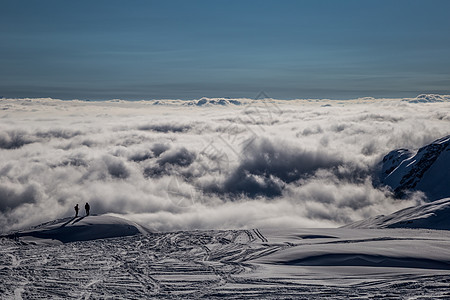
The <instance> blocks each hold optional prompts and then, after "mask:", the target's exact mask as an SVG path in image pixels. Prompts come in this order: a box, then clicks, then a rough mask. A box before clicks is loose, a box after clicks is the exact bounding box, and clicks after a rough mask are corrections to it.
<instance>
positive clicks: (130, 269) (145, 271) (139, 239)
mask: <svg viewBox="0 0 450 300" xmlns="http://www.w3.org/2000/svg"><path fill="white" fill-rule="evenodd" d="M263 232H264V231H263ZM443 236H444V238H445V239H448V237H447V234H446V232H444V234H443ZM330 238H333V240H330ZM335 239H336V238H335V237H333V236H325V235H304V236H301V237H300V240H301V242H299V243H292V242H279V241H278V240H277V239H272V237H271V236H266V235H265V234H263V233H262V232H261V231H260V230H258V229H253V230H226V231H186V232H183V231H180V232H169V233H154V234H149V235H136V236H129V237H121V238H112V239H102V240H95V241H86V242H74V243H67V244H61V245H34V244H24V243H23V242H21V241H18V240H9V239H1V240H0V282H1V285H0V296H1V299H21V298H23V299H67V298H72V299H113V298H114V299H118V298H126V299H160V298H189V299H199V298H203V299H214V298H222V297H226V298H231V299H233V298H234V299H240V298H243V297H246V298H256V299H274V298H276V299H283V298H285V299H292V298H296V299H302V298H303V299H314V298H328V299H329V298H335V299H344V298H345V299H348V298H353V299H361V298H373V299H378V298H381V297H383V298H395V299H398V298H403V299H405V298H415V297H419V298H427V297H429V298H433V299H439V298H440V299H448V298H449V297H450V289H449V286H450V275H449V272H448V270H446V271H443V270H436V271H434V270H431V271H430V270H428V271H427V272H424V273H422V274H421V273H420V272H411V273H410V274H406V273H407V271H404V272H406V273H405V274H400V273H399V272H391V273H389V272H386V273H373V274H370V275H368V276H367V278H362V277H361V276H360V275H356V274H348V275H346V276H342V275H337V274H332V273H323V274H326V275H321V277H320V278H319V279H318V278H316V277H314V271H311V275H309V274H308V273H307V272H304V273H303V274H292V273H289V272H285V273H282V275H278V276H276V275H273V274H272V273H271V272H270V270H268V271H267V272H266V271H265V268H266V266H265V265H264V264H258V263H254V262H252V260H255V259H258V258H262V257H267V256H268V255H270V254H273V253H276V252H279V251H282V250H286V249H289V248H292V247H294V246H299V245H305V246H307V245H311V244H316V245H317V244H320V245H326V244H329V245H332V244H334V243H337V244H338V243H349V242H351V243H365V242H367V241H379V242H386V243H387V244H386V245H389V244H388V243H389V241H390V240H396V239H401V238H396V237H389V238H385V239H383V238H381V239H380V238H373V239H370V238H368V239H357V238H355V239H354V240H348V239H342V240H335ZM405 239H408V237H405ZM410 239H411V242H412V243H413V240H414V238H413V237H411V238H410ZM417 239H421V237H418V238H417ZM422 239H424V238H422ZM430 240H432V237H430ZM331 247H332V246H331ZM284 268H286V269H285V270H291V271H292V269H289V268H296V267H292V266H291V267H286V266H285V267H284ZM299 268H300V267H299ZM310 269H311V270H313V268H310ZM369 269H370V268H369ZM372 269H377V268H372ZM369 273H370V272H369ZM369 273H368V274H369ZM261 274H263V275H264V276H261Z"/></svg>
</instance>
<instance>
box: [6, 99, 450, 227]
mask: <svg viewBox="0 0 450 300" xmlns="http://www.w3.org/2000/svg"><path fill="white" fill-rule="evenodd" d="M449 99H450V97H448V96H438V95H425V96H424V95H421V96H419V97H417V98H414V99H373V98H362V99H353V100H346V101H337V100H289V101H286V100H273V99H259V100H252V99H207V98H202V99H200V100H192V101H181V100H159V101H135V102H129V101H122V100H114V101H102V102H90V101H79V100H72V101H62V100H55V99H0V228H1V231H3V232H7V231H9V230H15V229H20V228H25V227H28V226H31V225H35V224H39V223H42V222H46V221H50V220H53V219H57V218H62V217H67V216H71V215H73V214H74V210H73V207H74V206H75V204H77V203H78V204H79V205H80V206H81V207H83V206H84V203H85V202H89V204H90V205H91V212H92V213H93V214H103V213H112V214H116V215H122V216H124V217H126V218H128V219H131V220H134V221H137V222H139V223H141V224H143V225H145V226H148V227H149V228H151V229H153V230H162V231H166V230H179V229H210V228H214V229H219V228H250V227H276V226H297V227H336V226H341V225H344V224H346V223H349V222H352V221H356V220H360V219H363V218H367V217H371V216H375V215H379V214H388V213H392V212H394V211H396V210H398V209H401V208H405V207H408V206H413V205H416V204H418V203H420V202H422V201H424V200H426V199H424V196H423V194H421V193H420V192H418V193H414V194H411V195H409V197H408V198H406V199H395V198H394V196H393V193H392V192H391V191H390V190H389V189H387V188H385V187H382V186H379V185H378V184H377V182H376V181H377V180H376V178H377V176H376V173H377V166H378V163H379V162H380V161H381V160H382V158H383V156H384V155H386V154H387V153H388V152H389V151H391V150H393V149H397V148H409V149H417V148H419V147H421V146H423V145H425V144H427V143H430V142H432V141H433V140H435V139H438V138H440V137H442V136H445V135H448V134H449V131H450V115H449V112H450V101H449Z"/></svg>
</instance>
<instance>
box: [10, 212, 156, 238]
mask: <svg viewBox="0 0 450 300" xmlns="http://www.w3.org/2000/svg"><path fill="white" fill-rule="evenodd" d="M147 232H148V231H147V230H146V229H145V228H144V227H142V226H140V225H138V224H136V223H134V222H131V221H128V220H125V219H122V218H118V217H113V216H108V215H101V216H96V215H93V216H84V217H82V216H80V217H76V218H75V217H69V218H64V219H59V220H55V221H52V222H48V223H44V224H42V225H39V226H36V227H34V228H32V229H30V230H25V231H19V232H16V233H14V234H13V236H14V237H18V238H20V240H22V241H34V242H47V243H48V242H49V240H55V241H60V242H63V243H68V242H75V241H88V240H97V239H104V238H113V237H122V236H130V235H136V234H139V233H142V234H146V233H147ZM41 240H43V241H41Z"/></svg>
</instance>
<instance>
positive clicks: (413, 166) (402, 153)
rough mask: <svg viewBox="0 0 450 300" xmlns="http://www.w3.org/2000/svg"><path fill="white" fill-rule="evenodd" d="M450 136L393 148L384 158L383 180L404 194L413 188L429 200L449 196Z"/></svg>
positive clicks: (401, 194) (398, 192)
mask: <svg viewBox="0 0 450 300" xmlns="http://www.w3.org/2000/svg"><path fill="white" fill-rule="evenodd" d="M449 145H450V135H448V136H446V137H443V138H441V139H438V140H436V141H434V142H433V143H431V144H429V145H426V146H424V147H422V148H420V149H419V150H418V151H417V153H415V154H414V153H413V152H411V151H409V150H406V149H399V150H394V151H391V152H390V153H389V154H388V155H386V156H385V157H384V158H383V161H382V165H381V174H380V176H379V178H380V182H381V183H383V184H385V185H388V186H390V187H391V188H392V189H393V190H394V191H395V193H396V194H397V196H399V197H402V196H403V195H404V193H406V192H408V191H410V190H418V191H422V192H424V193H425V194H426V195H427V197H428V199H429V200H430V201H434V200H437V199H442V198H446V197H450V146H449Z"/></svg>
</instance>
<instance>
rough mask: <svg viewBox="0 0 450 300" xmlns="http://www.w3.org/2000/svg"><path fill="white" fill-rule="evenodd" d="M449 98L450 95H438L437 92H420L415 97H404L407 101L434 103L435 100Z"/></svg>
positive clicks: (439, 100) (440, 100) (442, 100)
mask: <svg viewBox="0 0 450 300" xmlns="http://www.w3.org/2000/svg"><path fill="white" fill-rule="evenodd" d="M449 100H450V95H439V94H420V95H419V96H417V97H416V98H409V99H405V100H404V101H407V102H409V103H435V102H446V101H449Z"/></svg>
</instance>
